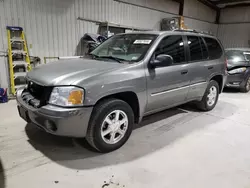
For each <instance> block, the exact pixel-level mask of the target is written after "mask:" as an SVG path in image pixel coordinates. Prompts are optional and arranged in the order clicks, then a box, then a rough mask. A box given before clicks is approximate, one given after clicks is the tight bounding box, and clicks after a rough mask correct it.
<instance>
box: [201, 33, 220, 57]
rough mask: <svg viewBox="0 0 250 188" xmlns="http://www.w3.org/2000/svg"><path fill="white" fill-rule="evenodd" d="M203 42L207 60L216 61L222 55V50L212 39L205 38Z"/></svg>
mask: <svg viewBox="0 0 250 188" xmlns="http://www.w3.org/2000/svg"><path fill="white" fill-rule="evenodd" d="M204 39H205V42H206V43H207V48H208V54H209V59H218V58H220V57H221V55H222V49H221V47H220V44H219V43H218V41H217V40H215V39H213V38H208V37H205V38H204Z"/></svg>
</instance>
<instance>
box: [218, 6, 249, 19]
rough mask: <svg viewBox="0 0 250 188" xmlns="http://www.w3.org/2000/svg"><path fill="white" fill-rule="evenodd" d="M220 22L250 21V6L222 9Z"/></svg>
mask: <svg viewBox="0 0 250 188" xmlns="http://www.w3.org/2000/svg"><path fill="white" fill-rule="evenodd" d="M220 22H221V23H232V22H233V23H235V22H250V7H238V8H226V9H222V10H221V16H220Z"/></svg>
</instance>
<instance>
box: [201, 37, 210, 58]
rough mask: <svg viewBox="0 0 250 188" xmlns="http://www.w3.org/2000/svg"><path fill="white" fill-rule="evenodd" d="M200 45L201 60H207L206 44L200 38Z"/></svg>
mask: <svg viewBox="0 0 250 188" xmlns="http://www.w3.org/2000/svg"><path fill="white" fill-rule="evenodd" d="M200 43H201V51H202V58H203V59H208V51H207V47H206V44H205V43H204V40H203V39H202V38H200Z"/></svg>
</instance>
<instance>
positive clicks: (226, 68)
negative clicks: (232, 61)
mask: <svg viewBox="0 0 250 188" xmlns="http://www.w3.org/2000/svg"><path fill="white" fill-rule="evenodd" d="M227 63H228V62H227V58H225V72H226V73H227Z"/></svg>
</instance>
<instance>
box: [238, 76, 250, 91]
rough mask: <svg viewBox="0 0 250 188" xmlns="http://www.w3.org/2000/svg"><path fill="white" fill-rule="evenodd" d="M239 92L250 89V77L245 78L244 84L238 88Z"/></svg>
mask: <svg viewBox="0 0 250 188" xmlns="http://www.w3.org/2000/svg"><path fill="white" fill-rule="evenodd" d="M240 91H241V92H244V93H248V92H249V91H250V77H248V78H247V81H246V83H245V85H244V86H243V87H242V88H240Z"/></svg>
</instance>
